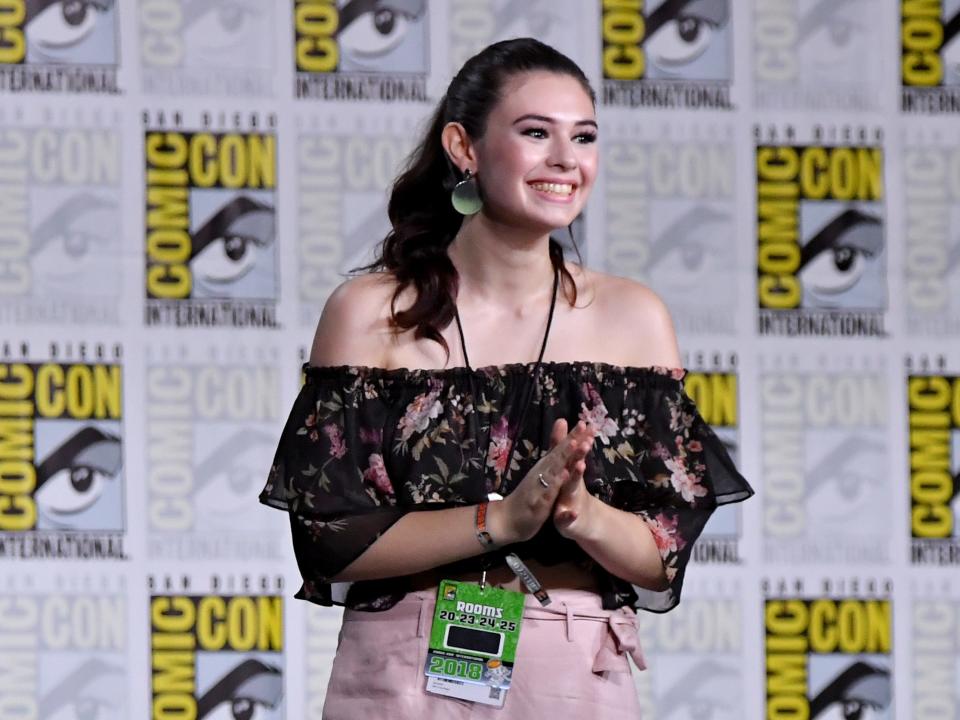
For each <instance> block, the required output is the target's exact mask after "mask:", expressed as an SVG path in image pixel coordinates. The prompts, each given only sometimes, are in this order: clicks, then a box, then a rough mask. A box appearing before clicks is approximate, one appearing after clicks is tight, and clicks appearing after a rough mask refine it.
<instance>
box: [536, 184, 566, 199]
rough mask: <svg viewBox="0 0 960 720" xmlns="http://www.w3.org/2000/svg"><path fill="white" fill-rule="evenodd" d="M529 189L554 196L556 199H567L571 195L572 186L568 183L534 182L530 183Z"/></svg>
mask: <svg viewBox="0 0 960 720" xmlns="http://www.w3.org/2000/svg"><path fill="white" fill-rule="evenodd" d="M530 187H532V188H533V189H534V190H539V191H540V192H545V193H549V194H551V195H556V196H557V197H569V196H570V195H571V194H573V185H572V184H570V183H545V182H535V183H530Z"/></svg>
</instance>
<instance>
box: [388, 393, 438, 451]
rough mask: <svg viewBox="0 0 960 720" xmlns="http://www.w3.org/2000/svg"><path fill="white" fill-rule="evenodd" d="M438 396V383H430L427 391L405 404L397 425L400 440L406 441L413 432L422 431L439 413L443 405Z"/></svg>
mask: <svg viewBox="0 0 960 720" xmlns="http://www.w3.org/2000/svg"><path fill="white" fill-rule="evenodd" d="M439 397H440V386H439V384H434V383H431V389H430V391H429V392H425V393H421V394H420V395H417V396H416V397H415V398H414V399H413V402H411V403H410V404H409V405H407V411H406V412H405V413H404V414H403V417H402V418H400V423H399V425H398V427H399V428H400V440H401V441H402V442H407V441H408V440H409V439H410V437H411V436H412V435H413V434H414V433H422V432H423V431H424V430H426V429H427V427H428V426H429V425H430V421H431V420H433V419H434V418H436V417H438V416H439V415H440V413H441V412H442V411H443V405H441V403H440V400H439V399H438V398H439Z"/></svg>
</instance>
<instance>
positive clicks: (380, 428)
mask: <svg viewBox="0 0 960 720" xmlns="http://www.w3.org/2000/svg"><path fill="white" fill-rule="evenodd" d="M532 371H533V365H532V364H529V365H528V364H515V365H503V366H496V367H485V368H476V369H467V368H451V369H443V370H406V369H397V370H384V369H382V368H371V367H347V366H341V367H310V366H305V367H304V372H305V376H306V382H305V384H304V385H303V387H302V389H301V391H300V394H299V396H298V397H297V399H296V401H295V403H294V405H293V409H292V411H291V413H290V418H289V420H288V421H287V424H286V427H285V428H284V430H283V434H282V436H281V438H280V443H279V447H278V448H277V453H276V457H275V459H274V462H273V465H272V467H271V470H270V476H269V478H268V481H267V484H266V487H264V489H263V492H262V493H261V495H260V500H261V502H263V503H265V504H267V505H270V506H272V507H275V508H279V509H281V510H286V511H288V512H289V514H290V522H291V529H292V533H293V544H294V551H295V554H296V557H297V562H298V565H299V567H300V571H301V574H302V575H303V587H302V588H301V590H300V592H299V593H297V597H299V598H302V599H306V600H310V601H312V602H315V603H318V604H321V605H331V604H340V605H346V606H347V607H351V608H354V609H361V610H383V609H386V608H389V607H391V606H392V605H393V604H394V603H396V602H397V601H398V600H399V599H400V598H401V597H403V595H404V594H405V592H406V591H407V584H406V581H405V579H404V578H402V577H401V578H389V579H385V580H374V581H362V582H355V583H331V582H330V581H329V578H332V577H335V576H336V575H337V574H338V573H339V572H341V571H342V570H343V569H344V568H345V567H347V566H348V565H349V564H350V563H351V562H353V560H355V559H356V558H357V557H359V556H360V555H361V554H362V553H363V551H364V550H366V549H367V548H368V547H369V546H370V545H372V544H373V542H374V541H375V540H376V539H377V538H378V537H379V536H380V535H381V534H383V533H384V532H385V531H386V530H387V529H388V528H390V526H391V525H393V524H394V523H395V522H396V521H397V520H399V519H400V518H401V517H402V516H403V515H404V514H405V513H407V512H411V511H415V510H430V509H439V508H443V507H450V506H456V505H475V504H477V503H480V502H482V501H483V500H486V499H487V495H488V493H490V492H494V491H495V492H499V493H500V494H502V495H507V494H509V493H510V491H511V490H512V489H513V488H514V487H516V485H517V483H519V482H520V480H521V479H522V478H523V477H524V475H525V474H526V473H527V471H528V470H529V469H530V468H531V467H532V466H533V464H534V463H535V462H536V461H537V460H538V459H539V458H540V457H541V456H542V455H543V454H545V453H546V452H547V450H548V448H549V446H550V443H549V439H550V429H551V427H552V425H553V423H554V421H555V420H556V419H557V418H565V419H566V420H567V422H568V423H569V425H570V426H571V427H572V426H573V425H574V424H575V423H576V422H577V421H578V420H581V419H582V420H589V421H590V422H591V423H592V424H593V426H594V428H596V429H597V433H598V434H597V438H596V441H595V443H594V448H593V451H592V453H591V454H590V455H589V456H588V458H587V470H586V473H585V477H584V481H585V484H586V487H587V489H588V490H589V492H590V493H592V494H593V495H595V496H597V497H598V498H600V499H601V500H603V501H604V502H605V503H608V504H609V505H612V506H613V507H616V508H619V509H621V510H625V511H627V512H631V513H636V514H637V515H639V516H640V517H641V518H642V519H643V520H644V521H645V522H646V523H647V525H648V526H649V527H650V529H651V531H652V532H653V536H654V538H655V540H656V543H657V547H658V548H659V550H660V554H661V556H662V558H663V563H664V567H665V569H666V575H667V578H668V580H669V587H668V589H666V590H664V591H662V592H652V591H647V590H640V589H639V588H636V587H634V586H632V585H631V584H630V583H628V582H625V581H624V580H622V579H620V578H617V577H614V576H612V575H610V574H609V573H608V572H607V571H606V570H604V569H603V568H602V567H600V566H599V565H598V564H595V563H593V562H592V561H591V560H590V558H589V557H588V556H587V555H586V553H584V552H583V551H582V550H581V549H580V547H579V546H578V545H577V544H576V543H575V542H573V541H570V540H568V539H566V538H563V537H562V536H561V535H560V534H559V533H557V531H556V529H555V528H554V527H553V525H552V523H550V522H549V521H548V522H547V523H546V524H545V525H544V527H543V529H542V530H541V531H540V533H539V534H538V535H537V536H535V537H534V538H533V539H531V540H529V541H527V542H524V543H520V544H518V545H514V546H511V547H510V548H509V550H510V551H512V552H516V553H517V554H518V555H519V556H520V557H522V558H534V559H536V560H538V561H539V562H541V563H544V564H548V565H549V564H555V563H558V562H562V561H574V562H577V563H582V564H584V565H585V566H587V567H589V568H591V570H592V572H593V573H594V575H595V577H596V580H597V583H598V588H599V591H600V593H601V594H602V601H603V605H604V607H606V608H616V607H621V606H624V605H631V606H634V607H642V608H645V609H647V610H652V611H655V612H663V611H666V610H669V609H670V608H672V607H673V606H674V605H676V604H677V602H678V601H679V599H680V589H681V586H682V583H683V575H684V569H685V567H686V564H687V562H688V560H689V558H690V551H691V549H692V546H693V543H694V542H695V541H696V539H697V537H699V535H700V532H701V531H702V530H703V527H704V525H705V524H706V522H707V519H708V518H709V517H710V514H711V513H712V512H713V510H714V509H715V508H716V507H717V505H721V504H724V503H730V502H739V501H741V500H745V499H746V498H748V497H750V496H751V495H752V494H753V490H752V489H751V488H750V485H749V484H748V483H747V481H746V480H744V478H743V477H742V476H741V475H740V473H739V472H738V471H737V469H736V467H735V466H734V464H733V462H732V460H731V459H730V457H729V455H728V454H727V451H726V450H725V448H724V445H723V443H722V442H721V441H720V440H719V438H718V437H717V436H716V435H715V434H714V433H713V431H712V430H711V429H710V427H709V426H708V425H707V424H706V423H705V422H704V420H703V418H702V417H701V416H700V414H699V413H698V412H697V409H696V406H695V405H694V403H693V401H692V400H691V399H690V398H689V397H688V396H687V394H686V393H685V392H684V389H683V377H684V371H683V370H679V369H666V368H656V367H647V368H636V367H618V366H614V365H607V364H602V363H589V362H578V363H544V364H543V365H541V367H540V372H539V381H538V382H537V384H536V387H535V388H533V395H532V399H531V401H530V404H529V407H528V409H527V412H526V413H525V415H524V417H523V426H522V427H520V428H519V432H518V434H517V437H516V441H515V451H514V453H513V459H512V463H511V465H510V467H507V462H508V458H507V451H508V448H509V445H510V437H512V435H513V433H514V432H515V431H517V423H518V422H519V420H520V418H519V416H520V415H521V409H522V408H521V406H522V405H523V403H524V401H525V399H526V397H527V393H528V392H529V391H530V389H531V388H530V383H531V382H533V381H532V378H531V373H532ZM501 478H502V481H501ZM494 557H496V556H494ZM499 557H500V558H502V555H500V556H499ZM488 561H489V558H488ZM480 563H481V560H480V558H479V557H478V558H472V559H469V560H464V561H461V562H459V563H456V564H454V565H451V566H450V567H449V568H447V569H449V570H451V571H464V570H470V569H477V570H478V572H479V568H480Z"/></svg>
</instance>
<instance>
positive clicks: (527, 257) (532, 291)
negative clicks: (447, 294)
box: [447, 213, 554, 310]
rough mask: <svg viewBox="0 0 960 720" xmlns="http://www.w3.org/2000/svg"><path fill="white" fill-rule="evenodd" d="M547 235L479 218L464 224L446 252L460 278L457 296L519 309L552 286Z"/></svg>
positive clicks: (471, 218) (477, 216)
mask: <svg viewBox="0 0 960 720" xmlns="http://www.w3.org/2000/svg"><path fill="white" fill-rule="evenodd" d="M549 241H550V236H549V235H548V234H543V233H541V232H532V231H531V232H528V233H524V232H522V231H521V232H518V231H517V228H516V227H515V226H506V225H503V224H501V223H498V222H497V221H495V220H491V219H490V218H489V217H487V216H486V215H485V214H484V213H478V214H477V215H474V216H472V217H469V218H467V219H465V220H464V223H463V226H462V227H461V228H460V232H458V233H457V236H456V237H455V238H454V240H453V242H452V243H450V246H449V248H448V250H447V252H448V254H449V256H450V260H451V261H452V262H453V265H454V267H455V268H456V269H457V274H458V275H459V276H460V295H461V297H468V298H473V299H478V300H481V301H483V302H484V303H490V304H496V305H499V306H501V307H504V308H512V309H517V310H522V309H523V308H524V307H525V306H526V305H527V304H528V303H530V302H531V301H535V300H537V299H538V298H540V297H542V296H544V295H549V294H550V291H551V290H552V287H553V273H554V271H553V264H552V263H551V261H550V250H549Z"/></svg>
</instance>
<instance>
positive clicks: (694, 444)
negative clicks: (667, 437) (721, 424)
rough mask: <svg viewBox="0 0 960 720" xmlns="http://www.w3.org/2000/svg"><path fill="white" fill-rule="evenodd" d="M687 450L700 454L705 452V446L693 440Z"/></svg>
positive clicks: (688, 444)
mask: <svg viewBox="0 0 960 720" xmlns="http://www.w3.org/2000/svg"><path fill="white" fill-rule="evenodd" d="M687 449H688V450H689V451H690V452H700V451H701V450H703V445H701V444H700V441H699V440H691V441H690V442H688V443H687Z"/></svg>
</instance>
